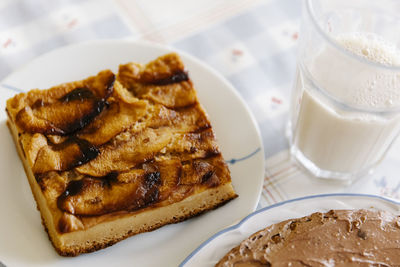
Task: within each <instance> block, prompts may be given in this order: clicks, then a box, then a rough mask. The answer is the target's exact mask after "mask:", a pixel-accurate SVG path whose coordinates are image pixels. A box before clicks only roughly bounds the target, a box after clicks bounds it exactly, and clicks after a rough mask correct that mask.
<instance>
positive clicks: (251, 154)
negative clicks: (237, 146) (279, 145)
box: [226, 147, 261, 164]
mask: <svg viewBox="0 0 400 267" xmlns="http://www.w3.org/2000/svg"><path fill="white" fill-rule="evenodd" d="M260 150H261V147H259V148H257V149H256V150H254V151H253V152H251V153H250V154H248V155H246V156H244V157H241V158H238V159H230V160H227V161H226V163H229V164H235V163H236V162H239V161H243V160H246V159H248V158H251V157H252V156H254V155H255V154H257V153H258V152H259V151H260Z"/></svg>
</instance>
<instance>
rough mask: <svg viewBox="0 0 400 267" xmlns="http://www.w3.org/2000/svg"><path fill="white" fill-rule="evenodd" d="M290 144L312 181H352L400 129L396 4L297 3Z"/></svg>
mask: <svg viewBox="0 0 400 267" xmlns="http://www.w3.org/2000/svg"><path fill="white" fill-rule="evenodd" d="M303 5H304V6H303V17H302V28H301V32H300V40H299V50H298V63H297V74H296V79H295V83H294V90H293V94H292V106H291V114H290V115H291V116H290V117H291V119H290V122H289V127H288V129H289V139H290V144H291V153H292V156H293V157H294V158H295V159H296V160H297V161H298V162H299V163H300V164H301V165H302V166H304V167H305V168H306V169H307V170H308V171H310V172H311V173H312V174H313V175H314V176H316V177H319V178H324V179H336V180H342V181H345V182H352V181H354V180H355V179H357V178H359V177H362V176H365V175H366V174H368V173H369V172H370V171H371V170H372V169H373V167H374V166H376V164H378V163H379V162H380V161H381V160H382V159H383V158H384V156H385V154H386V152H387V151H388V149H389V148H390V146H391V145H392V144H393V142H394V141H395V140H396V137H397V136H398V134H399V130H400V17H399V16H400V1H399V0H392V1H390V0H379V1H373V0H351V1H350V0H344V1H343V0H306V1H303Z"/></svg>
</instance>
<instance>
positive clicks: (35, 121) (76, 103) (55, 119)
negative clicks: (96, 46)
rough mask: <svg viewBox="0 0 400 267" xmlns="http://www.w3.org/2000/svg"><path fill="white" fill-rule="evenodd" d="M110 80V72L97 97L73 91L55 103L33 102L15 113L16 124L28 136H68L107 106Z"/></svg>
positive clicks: (87, 91) (83, 90)
mask: <svg viewBox="0 0 400 267" xmlns="http://www.w3.org/2000/svg"><path fill="white" fill-rule="evenodd" d="M114 81H115V75H114V74H112V73H111V75H109V76H108V77H106V80H105V81H104V82H105V83H104V84H103V91H102V92H100V94H99V92H96V91H95V89H91V88H76V89H74V90H72V91H70V92H68V93H67V94H66V95H64V96H62V97H60V98H58V100H57V101H51V102H48V103H46V102H44V101H43V100H36V101H35V102H34V103H33V104H32V105H31V106H26V107H24V108H23V109H21V110H20V111H19V112H18V113H17V115H16V122H17V124H18V126H19V127H21V128H22V129H23V130H24V131H26V132H29V133H42V134H53V135H70V134H72V133H74V132H76V131H79V130H81V129H83V128H84V127H85V126H86V125H88V124H89V123H90V122H92V121H93V119H94V118H95V117H96V116H98V115H99V114H100V113H101V112H102V111H103V109H104V108H105V107H106V106H107V105H108V103H107V98H108V97H109V96H110V95H111V93H112V91H113V85H114ZM96 94H99V95H96Z"/></svg>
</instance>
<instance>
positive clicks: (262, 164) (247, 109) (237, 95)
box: [0, 39, 265, 232]
mask: <svg viewBox="0 0 400 267" xmlns="http://www.w3.org/2000/svg"><path fill="white" fill-rule="evenodd" d="M103 44H105V45H119V44H133V45H138V46H141V47H149V48H150V49H153V48H154V49H159V50H161V51H164V52H168V51H169V52H176V53H178V54H179V55H182V58H184V59H185V58H187V59H189V60H190V61H191V62H192V63H194V64H195V65H198V66H199V67H201V68H202V69H204V70H205V71H207V73H209V74H210V75H213V76H215V77H216V78H217V79H218V80H219V81H220V82H221V83H223V84H224V86H225V87H226V89H227V90H229V91H230V93H232V95H233V97H235V98H236V99H237V100H238V101H239V102H240V103H241V105H242V107H243V108H244V110H245V112H246V113H247V117H248V121H249V123H250V125H252V126H253V127H252V131H254V133H255V135H256V137H257V139H256V143H257V147H258V149H257V151H255V152H258V153H260V154H261V158H260V159H259V160H257V161H259V163H257V164H258V168H257V169H259V170H257V173H259V176H260V178H259V179H257V180H256V185H255V186H254V188H255V190H254V191H255V194H256V195H257V197H256V198H255V200H254V202H253V203H252V205H251V206H250V205H248V211H247V212H246V213H248V212H250V214H251V213H252V212H253V211H254V210H255V209H256V207H257V205H258V203H259V201H260V197H261V193H262V185H263V182H264V172H265V156H264V143H263V140H262V135H261V131H260V127H259V124H258V123H257V121H256V119H255V116H254V114H253V113H252V112H251V109H250V107H249V106H248V104H247V103H246V101H245V100H244V98H243V97H242V96H241V94H240V93H239V92H238V91H237V89H236V88H235V86H234V85H233V84H232V83H231V82H230V81H229V80H228V79H227V78H226V77H225V76H223V75H222V74H221V73H220V72H219V71H217V70H216V69H214V68H213V67H211V66H210V65H208V64H207V63H205V62H203V61H202V60H201V59H198V58H197V57H195V56H194V55H191V54H189V53H187V52H185V51H182V50H180V49H177V48H175V47H173V46H171V45H163V44H158V43H153V42H149V41H143V40H131V39H123V40H119V39H102V40H89V41H84V42H77V43H72V44H69V45H65V46H62V47H58V48H55V49H53V50H50V51H48V52H46V53H43V54H41V55H38V56H37V57H35V58H33V59H32V60H29V61H28V62H26V63H24V64H22V65H21V66H19V67H17V68H16V69H15V70H13V71H12V72H11V73H9V74H8V75H7V76H5V77H4V78H3V79H1V81H0V87H3V88H7V87H6V86H4V85H5V84H7V83H9V81H11V80H12V79H14V77H16V76H18V73H20V72H23V71H25V69H27V68H30V66H31V65H32V64H35V62H37V61H40V60H43V58H45V57H52V55H56V54H58V53H64V52H63V50H64V51H67V50H68V49H78V47H81V46H92V45H103ZM196 90H198V89H197V88H196ZM23 91H24V92H27V90H25V89H24V90H23ZM14 92H15V94H18V92H17V91H14ZM6 99H7V98H4V100H6ZM253 153H254V152H253ZM239 178H240V177H239ZM246 216H247V215H246ZM236 222H237V221H236ZM236 222H232V223H236ZM228 225H229V224H227V225H226V226H228ZM217 231H218V232H219V231H220V230H218V229H217Z"/></svg>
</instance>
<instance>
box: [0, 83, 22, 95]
mask: <svg viewBox="0 0 400 267" xmlns="http://www.w3.org/2000/svg"><path fill="white" fill-rule="evenodd" d="M1 86H2V87H4V88H7V89H10V90H12V91H15V92H18V93H24V92H25V91H23V90H22V89H19V88H17V87H15V86H12V85H8V84H5V83H3V84H2V85H1Z"/></svg>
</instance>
